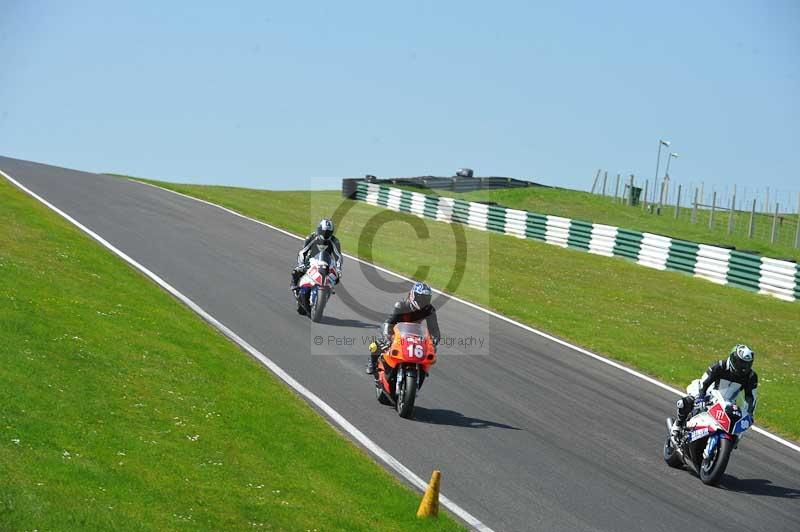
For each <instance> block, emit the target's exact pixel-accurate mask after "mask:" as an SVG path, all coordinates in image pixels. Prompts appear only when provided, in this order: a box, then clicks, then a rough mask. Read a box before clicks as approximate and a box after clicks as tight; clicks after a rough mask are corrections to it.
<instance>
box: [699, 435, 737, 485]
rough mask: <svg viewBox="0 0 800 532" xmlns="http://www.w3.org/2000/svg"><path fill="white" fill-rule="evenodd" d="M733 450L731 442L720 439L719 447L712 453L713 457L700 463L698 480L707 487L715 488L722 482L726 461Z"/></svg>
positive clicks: (726, 465)
mask: <svg viewBox="0 0 800 532" xmlns="http://www.w3.org/2000/svg"><path fill="white" fill-rule="evenodd" d="M732 450H733V441H731V440H727V439H725V438H722V439H720V441H719V445H718V446H717V448H716V450H715V451H714V455H713V456H711V457H710V458H708V459H706V458H703V460H702V461H701V462H700V471H699V474H700V480H702V481H703V484H706V485H708V486H716V485H717V484H719V482H720V481H721V480H722V475H723V474H724V473H725V468H726V467H728V460H729V459H730V457H731V451H732Z"/></svg>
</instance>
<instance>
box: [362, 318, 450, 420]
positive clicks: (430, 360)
mask: <svg viewBox="0 0 800 532" xmlns="http://www.w3.org/2000/svg"><path fill="white" fill-rule="evenodd" d="M370 349H377V344H374V345H371V346H370ZM435 363H436V347H435V346H434V345H433V340H432V339H431V335H430V333H429V332H428V327H427V326H426V325H425V324H424V323H398V324H397V325H395V326H394V337H393V340H392V343H391V345H389V347H388V348H386V349H385V350H384V351H383V352H382V353H381V356H380V357H378V364H377V366H376V371H375V395H376V397H377V399H378V402H379V403H381V404H384V405H393V406H394V407H395V409H396V410H397V413H398V414H399V415H400V417H403V418H406V419H408V418H411V417H412V416H413V415H414V401H415V399H416V397H417V392H418V391H419V389H420V388H421V387H422V383H423V382H424V380H425V377H427V375H428V370H429V369H430V367H431V366H432V365H433V364H435Z"/></svg>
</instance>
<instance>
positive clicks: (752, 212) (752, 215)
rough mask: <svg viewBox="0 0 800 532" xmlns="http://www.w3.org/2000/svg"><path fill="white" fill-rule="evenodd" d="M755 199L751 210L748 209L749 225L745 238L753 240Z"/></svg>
mask: <svg viewBox="0 0 800 532" xmlns="http://www.w3.org/2000/svg"><path fill="white" fill-rule="evenodd" d="M756 201H757V199H756V198H753V208H752V209H750V224H749V225H748V226H747V238H753V230H754V229H755V224H756Z"/></svg>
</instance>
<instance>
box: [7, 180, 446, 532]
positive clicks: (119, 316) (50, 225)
mask: <svg viewBox="0 0 800 532" xmlns="http://www.w3.org/2000/svg"><path fill="white" fill-rule="evenodd" d="M0 227H2V228H3V230H2V231H0V363H1V364H2V370H0V530H34V529H39V530H125V531H130V530H159V531H161V530H178V529H191V530H214V531H217V530H260V529H270V530H378V529H385V530H414V529H419V530H432V529H436V530H441V529H445V530H457V529H461V528H460V526H459V525H458V524H456V523H455V522H454V521H453V520H452V519H451V518H449V517H448V516H446V515H443V516H441V517H440V518H439V520H438V522H425V521H419V520H417V519H416V518H415V511H416V507H417V504H418V503H419V499H420V496H419V494H417V493H414V492H412V491H411V490H409V489H407V488H406V487H404V486H403V485H401V483H400V482H398V481H397V480H395V479H394V478H393V477H392V476H390V475H389V474H388V473H387V472H385V471H384V470H383V469H382V468H380V467H379V466H378V465H377V464H375V463H374V462H373V461H372V460H371V459H370V458H369V457H368V456H367V455H366V454H365V453H364V452H363V451H361V450H360V449H359V448H358V447H356V446H355V445H353V444H352V443H351V442H350V441H348V440H346V439H345V438H344V437H343V436H341V435H340V434H339V433H337V432H336V431H335V430H334V429H333V428H332V427H331V426H330V425H329V424H328V423H327V422H326V421H325V420H324V419H323V418H322V417H321V416H319V415H318V414H317V413H315V412H314V411H313V410H312V409H311V408H310V407H308V406H307V405H306V404H305V403H304V402H303V401H302V400H301V399H299V398H298V397H297V396H296V395H294V394H293V393H292V392H290V391H289V389H288V388H287V387H285V386H284V385H283V384H282V383H281V382H279V381H278V379H277V378H276V377H274V376H273V375H272V374H270V373H269V372H267V371H266V370H265V369H264V368H263V367H262V366H261V365H260V364H258V363H257V362H256V361H254V360H253V359H251V358H250V357H249V356H247V355H246V354H245V353H244V352H242V351H240V350H239V349H238V348H236V347H235V346H234V345H233V344H232V343H231V342H229V341H227V340H226V339H225V338H224V337H223V336H222V335H220V334H218V333H217V332H216V331H215V330H214V329H212V328H211V327H210V326H208V325H207V324H206V323H204V322H203V321H201V320H200V319H199V318H198V317H197V316H196V315H195V314H193V313H192V312H191V311H189V310H188V309H187V308H185V307H184V306H183V305H181V304H180V303H178V302H177V301H175V300H174V299H172V298H171V297H170V296H169V295H167V294H166V293H165V292H163V291H162V290H160V289H158V288H157V287H156V286H155V285H154V284H153V283H151V282H150V281H149V280H147V279H146V278H145V277H143V276H142V275H140V274H139V273H138V272H136V271H135V270H133V269H132V268H130V267H128V266H127V265H126V264H124V263H123V262H122V261H121V260H119V259H118V258H116V257H115V256H113V255H111V254H110V253H109V252H107V251H106V250H105V249H103V248H101V247H100V246H99V245H97V244H96V243H95V242H94V241H92V240H90V239H89V238H88V237H86V236H85V235H83V234H82V233H80V232H79V231H77V230H76V229H75V228H73V227H72V226H71V225H70V224H68V223H67V222H66V221H64V220H62V219H61V218H60V217H58V216H57V215H56V214H54V213H52V212H51V211H49V210H48V209H46V208H45V207H44V206H42V205H40V204H39V203H38V202H36V201H34V200H33V199H31V198H29V197H28V196H26V195H25V194H24V193H22V192H21V191H19V190H17V189H16V188H15V187H13V186H12V185H11V184H9V183H8V182H7V181H6V180H4V179H0Z"/></svg>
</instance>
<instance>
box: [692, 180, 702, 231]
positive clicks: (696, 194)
mask: <svg viewBox="0 0 800 532" xmlns="http://www.w3.org/2000/svg"><path fill="white" fill-rule="evenodd" d="M699 194H700V189H699V188H697V187H694V203H692V223H693V224H696V223H697V198H698V197H699Z"/></svg>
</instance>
